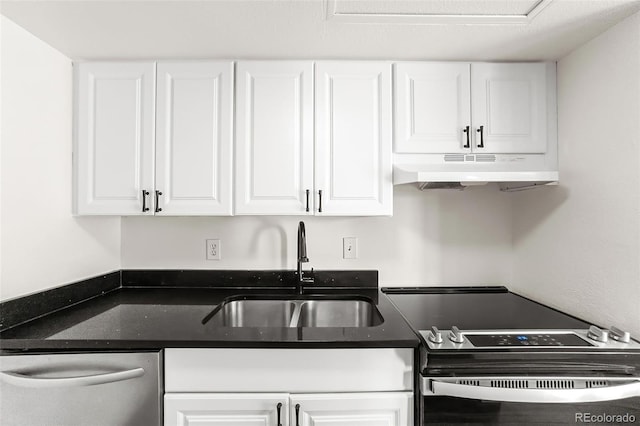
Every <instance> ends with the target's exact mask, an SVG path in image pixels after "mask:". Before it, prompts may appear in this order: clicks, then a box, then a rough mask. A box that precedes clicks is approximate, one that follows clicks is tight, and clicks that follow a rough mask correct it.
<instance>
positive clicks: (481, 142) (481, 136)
mask: <svg viewBox="0 0 640 426" xmlns="http://www.w3.org/2000/svg"><path fill="white" fill-rule="evenodd" d="M476 132H478V133H480V145H478V148H484V126H480V128H479V129H478V130H476Z"/></svg>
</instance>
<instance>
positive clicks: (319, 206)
mask: <svg viewBox="0 0 640 426" xmlns="http://www.w3.org/2000/svg"><path fill="white" fill-rule="evenodd" d="M318 197H319V201H320V202H319V203H318V213H322V189H320V190H318Z"/></svg>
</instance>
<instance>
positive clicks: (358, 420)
mask: <svg viewBox="0 0 640 426" xmlns="http://www.w3.org/2000/svg"><path fill="white" fill-rule="evenodd" d="M412 404H413V394H412V393H411V392H363V393H328V394H313V393H311V394H278V393H276V394H274V393H264V394H263V393H247V394H242V393H232V394H216V393H168V394H166V395H165V397H164V424H165V426H188V425H198V426H209V425H210V426H223V425H225V426H226V425H233V426H313V425H323V426H347V425H348V426H410V425H412V414H413V410H412Z"/></svg>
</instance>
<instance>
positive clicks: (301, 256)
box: [297, 221, 313, 294]
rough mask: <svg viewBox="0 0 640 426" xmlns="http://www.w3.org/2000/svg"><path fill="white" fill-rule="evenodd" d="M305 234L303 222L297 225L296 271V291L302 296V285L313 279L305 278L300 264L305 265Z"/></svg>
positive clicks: (306, 258)
mask: <svg viewBox="0 0 640 426" xmlns="http://www.w3.org/2000/svg"><path fill="white" fill-rule="evenodd" d="M308 261H309V258H308V257H307V234H306V231H305V228H304V222H302V221H300V223H299V224H298V270H297V274H298V277H297V290H298V294H302V284H303V283H313V277H309V278H305V277H304V271H303V270H302V264H303V263H307V262H308Z"/></svg>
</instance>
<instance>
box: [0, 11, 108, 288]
mask: <svg viewBox="0 0 640 426" xmlns="http://www.w3.org/2000/svg"><path fill="white" fill-rule="evenodd" d="M0 32H1V34H0V35H1V37H0V50H1V52H2V56H1V58H2V64H1V69H0V71H1V75H2V79H1V91H2V97H1V99H2V114H1V119H0V120H1V122H0V127H1V129H2V131H1V133H0V136H1V138H2V146H1V163H0V164H1V167H0V170H1V177H0V187H1V191H0V194H1V197H0V198H1V203H0V205H1V210H0V213H1V214H0V231H1V232H0V248H1V250H0V254H1V259H0V261H1V262H0V263H1V265H2V270H1V271H0V300H7V299H12V298H15V297H19V296H24V295H27V294H30V293H35V292H39V291H42V290H46V289H48V288H52V287H58V286H61V285H64V284H69V283H71V282H74V281H79V280H82V279H85V278H88V277H93V276H96V275H99V274H102V273H105V272H110V271H113V270H117V269H119V268H120V218H118V217H84V218H80V217H73V216H72V215H71V194H72V188H71V151H72V150H71V143H72V137H71V136H72V74H73V70H72V64H71V59H69V58H68V57H66V56H64V55H63V54H61V53H60V52H58V51H57V50H55V49H53V48H52V47H51V46H49V45H48V44H46V43H44V42H43V41H42V40H40V39H38V38H36V37H35V36H33V35H32V34H30V33H29V32H27V31H26V30H25V29H23V28H22V27H20V26H18V25H16V24H15V23H14V22H12V21H11V20H9V19H7V18H5V17H2V16H0Z"/></svg>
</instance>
